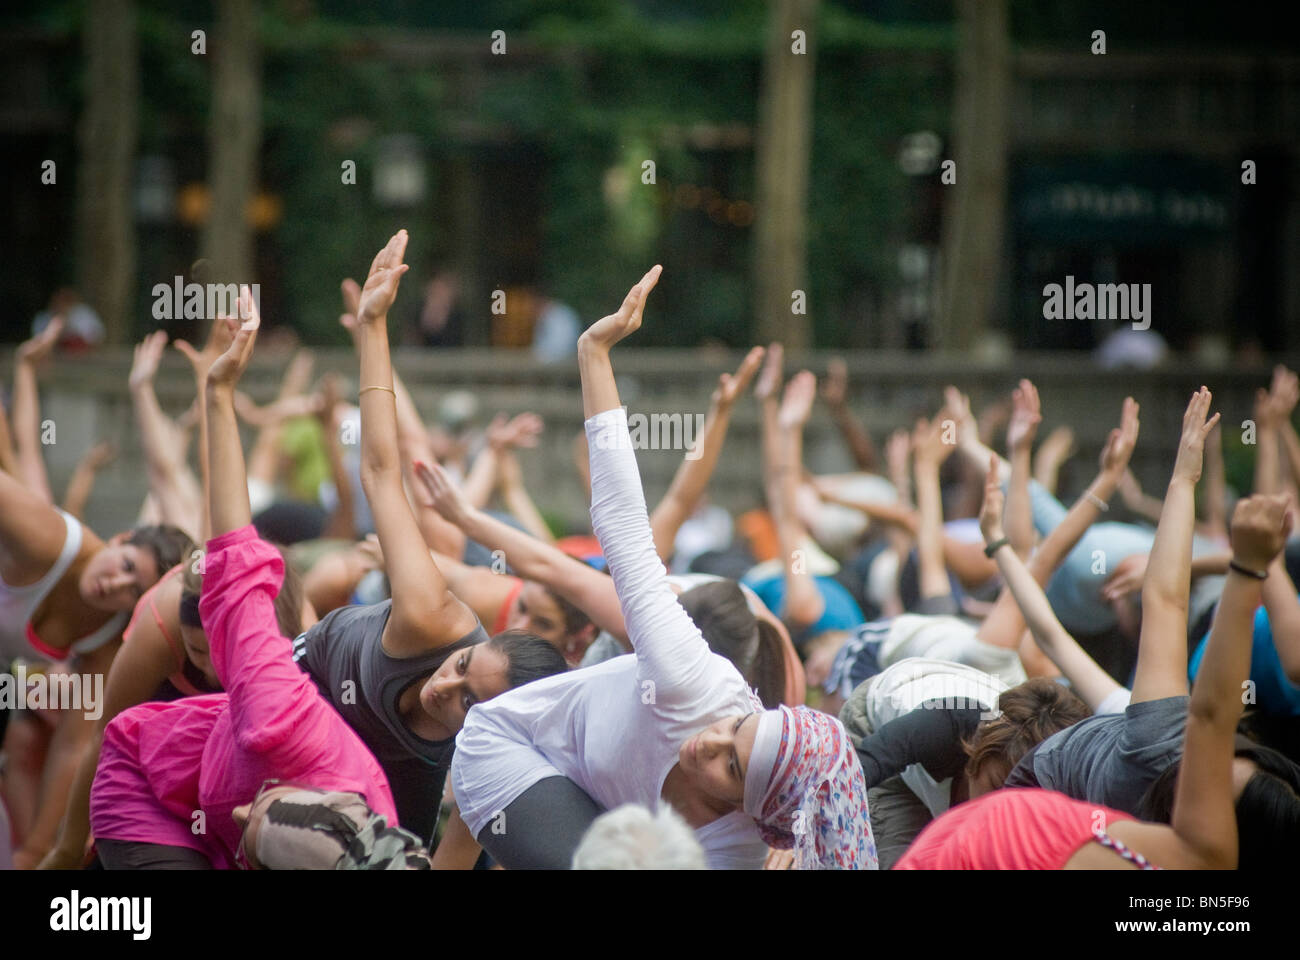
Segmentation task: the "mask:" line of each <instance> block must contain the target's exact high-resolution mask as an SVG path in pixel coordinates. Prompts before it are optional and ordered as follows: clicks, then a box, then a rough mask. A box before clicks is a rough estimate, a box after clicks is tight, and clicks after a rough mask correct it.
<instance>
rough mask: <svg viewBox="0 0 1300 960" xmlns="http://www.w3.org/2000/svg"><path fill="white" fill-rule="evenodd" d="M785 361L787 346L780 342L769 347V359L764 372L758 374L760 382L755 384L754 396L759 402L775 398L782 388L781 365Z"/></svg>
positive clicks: (765, 363)
mask: <svg viewBox="0 0 1300 960" xmlns="http://www.w3.org/2000/svg"><path fill="white" fill-rule="evenodd" d="M784 361H785V347H784V346H782V345H781V344H779V343H774V344H772V345H771V346H770V347H768V348H767V359H766V361H765V362H764V364H763V372H762V373H760V374H759V375H758V383H756V384H754V396H755V398H757V400H758V401H759V403H762V402H763V401H764V400H775V399H777V394H778V393H779V392H780V390H781V376H782V372H781V365H782V363H783V362H784Z"/></svg>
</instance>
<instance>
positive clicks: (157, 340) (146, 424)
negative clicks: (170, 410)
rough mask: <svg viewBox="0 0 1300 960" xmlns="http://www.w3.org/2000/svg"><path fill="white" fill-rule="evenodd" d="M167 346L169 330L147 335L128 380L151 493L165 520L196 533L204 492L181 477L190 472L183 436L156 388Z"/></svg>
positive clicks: (137, 351)
mask: <svg viewBox="0 0 1300 960" xmlns="http://www.w3.org/2000/svg"><path fill="white" fill-rule="evenodd" d="M166 348H167V332H166V331H164V330H157V331H155V332H154V333H151V334H149V335H148V336H147V337H145V338H144V340H142V341H141V342H140V343H139V344H138V345H137V346H136V348H135V355H134V357H133V360H132V363H131V373H130V376H129V379H128V381H127V383H128V386H129V388H130V391H131V406H132V408H133V409H134V411H135V423H136V427H137V428H138V430H139V432H140V447H141V450H142V451H143V452H144V460H145V468H146V473H147V475H148V477H149V492H150V493H152V494H153V497H154V502H155V503H157V504H158V510H159V512H160V513H161V515H162V519H163V522H165V523H170V524H173V525H175V526H178V527H180V528H181V529H183V530H187V531H189V532H190V533H193V532H194V531H196V530H198V529H199V526H200V524H199V512H200V511H201V509H202V507H201V505H200V504H199V502H198V498H199V497H200V496H201V491H200V489H199V486H198V484H196V483H195V482H194V480H193V478H192V477H190V478H188V479H189V482H188V483H186V482H185V480H184V479H182V477H183V474H186V473H188V471H189V467H188V466H187V465H186V463H185V456H184V452H183V448H182V444H183V442H184V438H183V436H182V434H181V432H180V431H179V430H178V429H177V428H176V425H175V424H174V423H172V420H171V418H170V417H168V416H167V414H166V413H164V412H163V409H162V407H161V406H160V405H159V403H158V395H157V394H156V393H155V392H154V387H153V381H154V377H155V375H156V374H157V373H158V364H159V362H160V361H161V360H162V355H163V351H164V350H165V349H166Z"/></svg>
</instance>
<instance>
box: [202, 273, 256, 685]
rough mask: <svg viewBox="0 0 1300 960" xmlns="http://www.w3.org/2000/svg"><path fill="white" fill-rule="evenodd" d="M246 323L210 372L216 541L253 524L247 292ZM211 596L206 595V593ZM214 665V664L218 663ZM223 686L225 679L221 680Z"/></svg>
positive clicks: (242, 308) (251, 321)
mask: <svg viewBox="0 0 1300 960" xmlns="http://www.w3.org/2000/svg"><path fill="white" fill-rule="evenodd" d="M239 315H240V317H241V318H242V322H239V321H227V322H228V323H230V324H235V323H238V328H237V329H236V330H233V331H232V332H233V336H232V338H231V341H230V346H229V347H227V348H226V352H225V353H223V354H222V355H221V356H220V357H218V358H217V359H216V361H215V362H214V363H213V364H212V367H211V368H210V369H209V370H208V376H207V383H206V385H205V395H204V403H205V405H206V406H207V419H208V463H209V465H210V469H211V471H212V476H211V483H209V485H208V490H207V499H208V515H209V517H210V518H211V520H212V536H213V537H214V538H216V537H220V536H221V535H222V534H227V533H232V532H233V531H236V530H240V529H242V528H243V527H246V526H248V525H249V524H251V523H252V522H253V520H252V511H251V510H250V508H249V505H248V476H247V474H246V473H245V471H244V448H243V445H242V444H241V442H240V439H239V423H238V421H237V420H236V419H235V384H236V383H238V382H239V378H240V377H241V376H243V373H244V370H245V369H247V367H248V361H249V358H250V357H252V355H253V343H254V342H255V341H256V339H257V330H258V327H259V326H260V325H261V322H262V319H261V317H260V316H259V315H258V313H257V307H256V305H255V304H254V303H253V297H252V294H251V292H250V291H249V290H248V288H247V287H240V290H239ZM204 593H205V594H206V593H207V590H205V591H204ZM214 660H215V658H214ZM222 679H223V681H224V679H225V678H224V677H223V678H222Z"/></svg>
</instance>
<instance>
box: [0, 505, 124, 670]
mask: <svg viewBox="0 0 1300 960" xmlns="http://www.w3.org/2000/svg"><path fill="white" fill-rule="evenodd" d="M56 509H57V508H56ZM59 515H60V516H61V517H63V523H64V526H65V527H66V530H67V533H66V535H65V536H64V539H63V549H62V550H61V551H60V552H59V557H58V559H57V560H55V561H54V566H52V567H50V569H49V570H48V571H46V573H45V576H43V577H41V579H39V580H37V581H36V582H35V583H32V584H28V585H27V586H25V587H11V586H9V584H7V583H5V582H4V580H3V579H0V660H12V659H14V658H15V657H21V656H30V655H31V652H32V650H33V649H35V650H37V651H38V652H39V653H40V654H41V656H42V657H49V656H51V655H52V653H53V652H54V651H52V650H50V649H49V648H48V647H44V645H42V646H39V647H38V646H35V644H33V643H31V642H30V640H29V638H28V636H27V631H28V626H29V624H30V622H31V619H32V614H33V613H35V612H36V609H37V608H38V607H39V606H40V605H41V603H42V602H44V600H45V598H46V596H47V595H48V594H49V592H50V591H51V590H52V589H54V585H55V584H56V583H58V582H59V580H60V578H61V577H62V576H63V575H64V573H66V572H67V570H68V567H69V566H71V564H72V561H73V560H74V559H75V558H76V556H77V553H78V551H80V550H81V537H82V533H81V521H79V520H78V519H77V518H76V517H74V516H72V515H71V514H70V513H65V512H64V511H62V510H59ZM129 614H130V611H129V610H123V611H121V612H120V613H118V614H117V615H116V616H114V617H113V618H112V619H111V620H109V621H108V623H106V624H104V625H103V626H102V627H100V628H99V629H98V630H96V631H95V632H94V633H91V634H90V635H88V636H85V637H82V638H81V639H80V640H78V641H77V642H76V643H74V644H72V646H71V647H70V648H69V649H68V650H67V651H66V653H64V652H63V651H59V652H60V653H64V657H65V658H66V657H68V656H71V655H72V654H73V653H90V652H91V651H92V650H97V649H98V648H100V647H102V646H103V645H104V644H106V643H107V642H108V641H110V640H112V639H113V638H114V637H115V636H117V635H118V634H119V633H121V632H122V628H123V627H124V626H125V625H126V621H127V617H128V616H129Z"/></svg>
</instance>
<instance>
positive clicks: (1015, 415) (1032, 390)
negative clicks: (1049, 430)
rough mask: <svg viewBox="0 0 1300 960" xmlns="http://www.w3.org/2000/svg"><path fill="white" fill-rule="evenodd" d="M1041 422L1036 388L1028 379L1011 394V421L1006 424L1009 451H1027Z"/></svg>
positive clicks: (1022, 381) (1040, 409)
mask: <svg viewBox="0 0 1300 960" xmlns="http://www.w3.org/2000/svg"><path fill="white" fill-rule="evenodd" d="M1042 422H1043V413H1042V406H1041V404H1040V403H1039V400H1038V388H1037V387H1035V386H1034V385H1033V384H1032V383H1030V382H1029V381H1028V380H1021V381H1020V386H1018V387H1016V389H1015V390H1014V391H1013V392H1012V394H1011V423H1010V424H1009V425H1008V426H1007V447H1008V448H1009V450H1010V452H1011V453H1016V452H1028V451H1029V450H1030V449H1031V448H1032V447H1033V445H1034V437H1036V436H1037V435H1038V425H1039V424H1040V423H1042Z"/></svg>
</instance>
